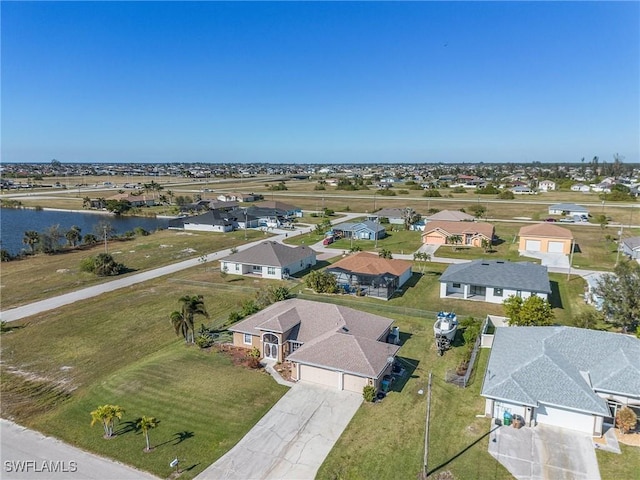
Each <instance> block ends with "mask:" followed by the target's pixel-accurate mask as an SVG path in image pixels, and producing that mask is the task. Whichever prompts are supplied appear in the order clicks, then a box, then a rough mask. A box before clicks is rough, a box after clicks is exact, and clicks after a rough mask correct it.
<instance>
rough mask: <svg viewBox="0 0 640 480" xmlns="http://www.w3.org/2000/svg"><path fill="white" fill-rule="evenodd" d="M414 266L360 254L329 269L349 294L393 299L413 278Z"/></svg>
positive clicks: (402, 261) (406, 261)
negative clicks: (352, 292) (396, 292)
mask: <svg viewBox="0 0 640 480" xmlns="http://www.w3.org/2000/svg"><path fill="white" fill-rule="evenodd" d="M412 266H413V263H412V262H410V261H408V260H398V259H387V258H382V257H380V256H379V255H377V254H375V253H369V252H358V253H356V254H353V255H349V256H347V257H345V258H343V259H342V260H339V261H337V262H336V263H334V264H333V265H331V266H330V267H328V268H327V270H326V271H327V272H328V273H331V274H332V275H334V276H335V277H336V280H337V281H338V285H340V286H342V288H343V289H344V290H345V291H352V290H353V291H356V289H359V290H357V291H359V292H360V293H362V294H364V295H368V296H371V297H377V298H383V299H385V300H387V299H389V298H391V296H392V295H393V294H394V292H395V291H396V290H398V289H399V288H400V287H401V286H402V285H404V283H405V282H406V281H407V280H409V279H410V278H411V275H412V271H411V268H412Z"/></svg>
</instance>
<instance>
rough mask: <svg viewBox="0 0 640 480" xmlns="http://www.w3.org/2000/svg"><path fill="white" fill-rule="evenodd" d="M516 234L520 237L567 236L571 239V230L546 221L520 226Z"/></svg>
mask: <svg viewBox="0 0 640 480" xmlns="http://www.w3.org/2000/svg"><path fill="white" fill-rule="evenodd" d="M518 235H519V236H520V237H549V238H567V239H571V240H573V233H571V230H569V229H568V228H563V227H559V226H557V225H552V224H550V223H547V222H545V223H536V224H534V225H527V226H526V227H522V228H521V229H520V232H518Z"/></svg>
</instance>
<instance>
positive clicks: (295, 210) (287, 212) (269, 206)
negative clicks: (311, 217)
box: [250, 200, 302, 218]
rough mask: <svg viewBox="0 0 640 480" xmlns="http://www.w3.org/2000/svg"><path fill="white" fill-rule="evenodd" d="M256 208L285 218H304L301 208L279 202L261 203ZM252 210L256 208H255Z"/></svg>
mask: <svg viewBox="0 0 640 480" xmlns="http://www.w3.org/2000/svg"><path fill="white" fill-rule="evenodd" d="M255 207H257V208H260V209H263V210H271V211H275V212H276V213H277V215H281V216H283V217H290V218H293V217H302V209H301V208H300V207H296V206H294V205H290V204H288V203H284V202H280V201H278V200H276V201H267V202H260V203H258V204H256V205H255ZM250 208H254V206H252V207H250Z"/></svg>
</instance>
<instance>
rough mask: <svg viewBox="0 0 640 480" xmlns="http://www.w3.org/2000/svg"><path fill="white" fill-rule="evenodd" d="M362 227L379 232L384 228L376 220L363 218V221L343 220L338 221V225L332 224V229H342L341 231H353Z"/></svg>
mask: <svg viewBox="0 0 640 480" xmlns="http://www.w3.org/2000/svg"><path fill="white" fill-rule="evenodd" d="M364 228H366V229H369V230H371V231H372V232H380V231H382V230H385V228H384V227H383V226H382V225H380V224H379V223H377V222H372V221H371V220H365V221H363V222H357V223H353V222H344V223H339V224H338V225H334V226H333V229H334V230H343V231H349V232H355V231H357V230H362V229H364Z"/></svg>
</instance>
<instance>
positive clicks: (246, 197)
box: [217, 192, 257, 202]
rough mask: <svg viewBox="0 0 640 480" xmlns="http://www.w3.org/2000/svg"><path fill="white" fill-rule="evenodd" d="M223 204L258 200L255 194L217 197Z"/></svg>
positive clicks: (233, 193)
mask: <svg viewBox="0 0 640 480" xmlns="http://www.w3.org/2000/svg"><path fill="white" fill-rule="evenodd" d="M217 199H218V200H220V201H221V202H255V201H256V200H257V198H256V196H255V195H254V194H253V193H236V192H229V193H221V194H220V195H218V197H217Z"/></svg>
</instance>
